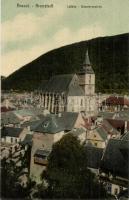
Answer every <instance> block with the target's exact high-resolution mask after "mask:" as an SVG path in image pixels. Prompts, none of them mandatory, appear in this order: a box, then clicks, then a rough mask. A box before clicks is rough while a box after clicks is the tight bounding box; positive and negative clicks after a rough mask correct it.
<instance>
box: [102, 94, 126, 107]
mask: <svg viewBox="0 0 129 200" xmlns="http://www.w3.org/2000/svg"><path fill="white" fill-rule="evenodd" d="M102 103H103V104H105V103H106V104H110V105H123V106H124V105H126V106H129V99H127V98H125V97H120V96H118V97H117V96H110V97H108V98H107V99H106V100H104V101H103V102H102Z"/></svg>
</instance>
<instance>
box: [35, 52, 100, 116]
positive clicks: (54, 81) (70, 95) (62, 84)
mask: <svg viewBox="0 0 129 200" xmlns="http://www.w3.org/2000/svg"><path fill="white" fill-rule="evenodd" d="M38 96H39V99H40V105H41V106H42V107H44V108H45V109H47V110H49V111H50V113H55V114H57V113H60V112H83V113H84V114H85V115H86V116H91V115H94V114H95V107H96V105H95V102H96V101H95V99H96V94H95V73H94V71H93V69H92V66H91V63H90V59H89V55H88V51H87V53H86V56H85V60H84V63H83V65H82V67H81V69H80V71H79V72H78V73H77V74H61V75H55V76H52V77H51V78H50V80H49V81H47V83H45V84H44V85H41V87H40V89H39V90H38Z"/></svg>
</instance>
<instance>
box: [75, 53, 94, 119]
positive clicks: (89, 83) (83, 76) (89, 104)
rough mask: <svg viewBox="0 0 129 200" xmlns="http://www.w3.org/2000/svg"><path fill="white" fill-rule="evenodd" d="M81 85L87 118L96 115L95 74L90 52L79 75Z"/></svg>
mask: <svg viewBox="0 0 129 200" xmlns="http://www.w3.org/2000/svg"><path fill="white" fill-rule="evenodd" d="M78 78H79V85H80V86H81V87H82V89H83V90H84V92H85V112H86V115H87V116H91V115H93V114H94V113H95V73H94V71H93V68H92V66H91V63H90V59H89V55H88V51H87V52H86V56H85V59H84V62H83V65H82V67H81V69H80V71H79V73H78Z"/></svg>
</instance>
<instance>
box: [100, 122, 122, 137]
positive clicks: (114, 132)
mask: <svg viewBox="0 0 129 200" xmlns="http://www.w3.org/2000/svg"><path fill="white" fill-rule="evenodd" d="M102 127H103V128H104V129H105V130H106V131H107V132H108V133H110V134H112V135H119V134H120V133H119V131H117V129H115V128H114V127H113V126H112V125H111V124H110V123H109V121H108V120H106V119H104V120H103V123H102Z"/></svg>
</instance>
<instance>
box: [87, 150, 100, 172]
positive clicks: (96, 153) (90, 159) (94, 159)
mask: <svg viewBox="0 0 129 200" xmlns="http://www.w3.org/2000/svg"><path fill="white" fill-rule="evenodd" d="M85 151H86V159H87V166H88V167H89V168H94V169H99V167H100V162H101V159H102V155H103V149H102V148H97V147H92V146H86V147H85Z"/></svg>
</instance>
